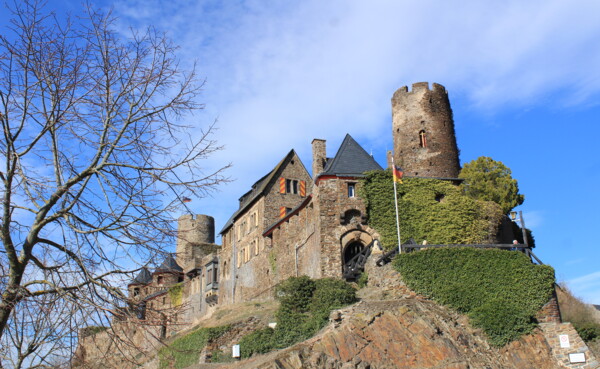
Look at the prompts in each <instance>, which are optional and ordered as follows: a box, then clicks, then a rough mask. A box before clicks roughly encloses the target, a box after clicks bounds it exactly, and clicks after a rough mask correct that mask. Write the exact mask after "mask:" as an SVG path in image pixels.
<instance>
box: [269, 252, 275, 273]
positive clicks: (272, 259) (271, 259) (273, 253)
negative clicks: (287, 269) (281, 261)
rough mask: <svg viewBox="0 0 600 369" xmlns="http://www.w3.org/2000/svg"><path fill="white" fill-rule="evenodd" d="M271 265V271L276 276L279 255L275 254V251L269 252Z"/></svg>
mask: <svg viewBox="0 0 600 369" xmlns="http://www.w3.org/2000/svg"><path fill="white" fill-rule="evenodd" d="M269 265H270V266H271V271H272V272H273V274H275V273H276V272H277V254H275V250H271V252H269Z"/></svg>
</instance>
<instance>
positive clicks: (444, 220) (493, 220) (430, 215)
mask: <svg viewBox="0 0 600 369" xmlns="http://www.w3.org/2000/svg"><path fill="white" fill-rule="evenodd" d="M397 190H398V208H399V213H400V231H401V238H402V243H405V242H406V240H408V239H410V238H413V239H415V241H417V243H421V242H422V241H423V240H427V242H428V243H429V244H477V243H494V242H495V237H496V234H497V232H498V227H499V225H500V221H501V219H502V216H503V214H502V209H501V208H500V206H499V205H498V204H496V203H494V202H491V201H482V200H476V199H473V198H471V197H468V196H466V195H465V194H464V193H463V192H462V191H461V189H460V187H458V186H455V185H454V184H452V183H451V182H449V181H443V180H436V179H423V178H405V179H404V180H403V183H401V184H400V183H398V184H397ZM359 194H360V196H361V197H362V198H363V199H364V200H365V201H366V205H367V212H368V216H369V225H370V226H371V227H373V228H374V229H376V230H377V231H378V232H379V234H380V235H381V242H382V244H383V246H384V248H386V249H392V248H395V247H397V245H398V241H397V236H396V214H395V210H394V187H393V182H392V174H391V172H390V171H389V170H385V171H373V172H368V173H367V176H366V177H365V178H364V179H363V180H362V185H361V186H359Z"/></svg>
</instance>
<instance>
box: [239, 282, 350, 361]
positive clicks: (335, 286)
mask: <svg viewBox="0 0 600 369" xmlns="http://www.w3.org/2000/svg"><path fill="white" fill-rule="evenodd" d="M275 296H276V297H277V299H278V300H279V301H280V306H279V309H278V310H277V312H276V313H275V318H276V321H277V326H276V327H275V329H274V330H271V329H270V328H265V329H261V330H258V331H255V332H253V333H251V334H249V335H246V336H244V337H243V338H242V340H241V341H240V350H241V355H242V357H250V356H252V355H253V354H256V353H265V352H268V351H271V350H273V349H278V348H285V347H288V346H291V345H293V344H294V343H296V342H300V341H304V340H306V339H308V338H310V337H312V336H314V335H315V334H316V333H317V332H318V331H319V330H321V328H323V327H324V326H325V325H326V324H327V322H328V318H329V314H330V313H331V311H332V310H334V309H337V308H340V307H342V306H345V305H348V304H351V303H353V302H355V301H356V291H355V290H354V288H352V286H351V285H349V284H348V283H346V282H345V281H342V280H337V279H332V278H325V279H317V280H312V279H310V278H309V277H307V276H302V277H292V278H289V279H287V280H285V281H284V282H283V283H281V284H280V285H279V287H278V288H277V289H276V292H275Z"/></svg>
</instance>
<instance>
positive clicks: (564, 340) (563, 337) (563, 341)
mask: <svg viewBox="0 0 600 369" xmlns="http://www.w3.org/2000/svg"><path fill="white" fill-rule="evenodd" d="M558 340H559V341H560V347H562V348H569V347H571V343H570V342H569V335H568V334H560V335H558Z"/></svg>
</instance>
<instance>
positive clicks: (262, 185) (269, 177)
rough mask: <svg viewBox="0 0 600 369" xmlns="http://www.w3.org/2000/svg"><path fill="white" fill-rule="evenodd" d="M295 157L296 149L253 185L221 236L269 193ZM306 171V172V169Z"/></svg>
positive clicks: (241, 199)
mask: <svg viewBox="0 0 600 369" xmlns="http://www.w3.org/2000/svg"><path fill="white" fill-rule="evenodd" d="M295 155H296V152H295V151H294V149H292V150H290V152H289V153H288V154H287V155H286V156H285V157H284V158H283V159H281V161H280V162H279V163H278V164H277V165H276V166H275V168H273V170H272V171H270V172H269V173H267V174H266V175H265V176H263V177H262V178H261V179H259V180H258V181H256V182H255V183H254V184H253V185H252V189H251V190H250V191H248V192H246V193H245V194H243V195H242V197H240V207H239V209H238V210H237V211H236V212H235V213H233V215H232V216H231V217H230V218H229V220H227V223H225V225H224V226H223V229H221V232H219V234H223V233H225V231H226V230H227V229H228V228H229V227H231V226H232V225H233V222H234V221H235V219H236V218H237V216H238V215H240V214H241V213H243V212H244V211H245V210H246V209H247V208H248V207H249V206H250V205H251V204H252V203H254V200H256V199H257V198H258V197H259V196H260V195H262V194H264V193H265V192H267V191H268V189H269V188H270V186H271V184H272V183H273V182H274V181H276V180H277V178H278V177H279V173H280V172H281V170H282V168H283V167H284V166H285V164H287V163H288V162H289V161H290V160H292V158H293V157H294V156H295ZM300 163H301V164H302V165H303V166H304V163H302V161H301V160H300ZM304 169H305V170H306V167H305V168H304ZM307 172H308V171H307Z"/></svg>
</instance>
